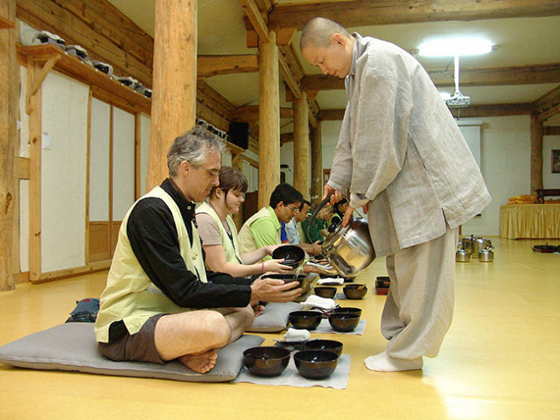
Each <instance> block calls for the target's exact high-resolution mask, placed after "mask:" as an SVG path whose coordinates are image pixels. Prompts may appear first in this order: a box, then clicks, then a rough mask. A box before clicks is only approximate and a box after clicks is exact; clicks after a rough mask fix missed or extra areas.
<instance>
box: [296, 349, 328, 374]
mask: <svg viewBox="0 0 560 420" xmlns="http://www.w3.org/2000/svg"><path fill="white" fill-rule="evenodd" d="M294 362H295V364H296V368H297V370H298V372H299V373H300V374H301V376H303V377H304V378H307V379H324V378H328V377H329V376H331V375H332V373H333V372H334V371H335V369H336V366H337V365H338V354H336V353H333V352H332V351H325V350H302V351H299V352H297V353H296V354H294Z"/></svg>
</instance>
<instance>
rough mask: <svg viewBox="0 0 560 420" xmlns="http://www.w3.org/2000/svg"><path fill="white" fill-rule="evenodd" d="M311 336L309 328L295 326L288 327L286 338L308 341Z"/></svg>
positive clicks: (288, 339)
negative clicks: (302, 328) (298, 328)
mask: <svg viewBox="0 0 560 420" xmlns="http://www.w3.org/2000/svg"><path fill="white" fill-rule="evenodd" d="M310 338H311V334H310V333H309V331H307V330H296V329H295V328H288V331H287V332H286V334H284V339H285V340H286V341H290V342H291V341H296V342H297V341H307V340H309V339H310Z"/></svg>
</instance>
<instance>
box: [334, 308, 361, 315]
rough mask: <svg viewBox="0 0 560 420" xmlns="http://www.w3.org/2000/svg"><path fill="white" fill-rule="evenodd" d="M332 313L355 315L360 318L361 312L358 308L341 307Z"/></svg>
mask: <svg viewBox="0 0 560 420" xmlns="http://www.w3.org/2000/svg"><path fill="white" fill-rule="evenodd" d="M333 313H335V314H343V313H344V314H356V315H358V316H359V317H361V316H362V310H361V309H360V308H350V307H343V306H341V307H340V308H336V309H335V310H334V311H333Z"/></svg>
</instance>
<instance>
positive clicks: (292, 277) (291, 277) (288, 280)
mask: <svg viewBox="0 0 560 420" xmlns="http://www.w3.org/2000/svg"><path fill="white" fill-rule="evenodd" d="M263 278H264V279H276V280H283V281H284V283H291V282H293V281H297V282H298V283H299V287H302V286H303V282H304V281H305V279H306V278H307V276H305V275H303V274H300V275H298V276H295V275H293V274H266V275H265V276H263Z"/></svg>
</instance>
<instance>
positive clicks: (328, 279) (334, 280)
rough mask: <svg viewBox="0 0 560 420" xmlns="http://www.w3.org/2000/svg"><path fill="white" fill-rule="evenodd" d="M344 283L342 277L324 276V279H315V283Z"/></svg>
mask: <svg viewBox="0 0 560 420" xmlns="http://www.w3.org/2000/svg"><path fill="white" fill-rule="evenodd" d="M325 283H327V284H334V283H336V284H344V279H343V278H342V277H325V278H324V279H319V280H317V284H325Z"/></svg>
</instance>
